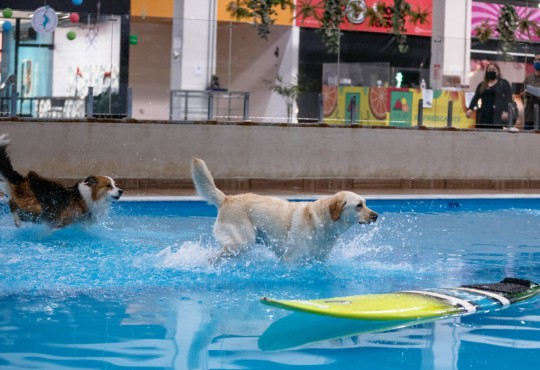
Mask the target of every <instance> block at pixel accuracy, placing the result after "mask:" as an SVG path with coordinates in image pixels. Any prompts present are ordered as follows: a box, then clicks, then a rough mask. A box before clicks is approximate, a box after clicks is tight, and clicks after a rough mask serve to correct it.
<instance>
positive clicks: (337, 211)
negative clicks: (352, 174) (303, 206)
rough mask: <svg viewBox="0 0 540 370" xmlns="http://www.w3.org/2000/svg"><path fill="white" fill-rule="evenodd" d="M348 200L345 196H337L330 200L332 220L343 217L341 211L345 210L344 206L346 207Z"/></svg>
mask: <svg viewBox="0 0 540 370" xmlns="http://www.w3.org/2000/svg"><path fill="white" fill-rule="evenodd" d="M346 203H347V201H346V200H345V199H343V198H337V197H336V198H335V199H332V201H331V202H330V206H329V207H328V208H329V210H330V217H332V221H337V220H339V218H340V217H341V212H342V211H343V207H345V204H346Z"/></svg>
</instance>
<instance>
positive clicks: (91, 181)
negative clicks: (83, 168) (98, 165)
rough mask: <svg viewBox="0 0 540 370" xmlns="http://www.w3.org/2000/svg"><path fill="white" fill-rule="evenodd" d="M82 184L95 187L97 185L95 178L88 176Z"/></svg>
mask: <svg viewBox="0 0 540 370" xmlns="http://www.w3.org/2000/svg"><path fill="white" fill-rule="evenodd" d="M84 183H85V184H86V185H88V186H95V185H97V183H98V179H97V178H96V177H95V176H88V177H87V178H86V179H85V180H84Z"/></svg>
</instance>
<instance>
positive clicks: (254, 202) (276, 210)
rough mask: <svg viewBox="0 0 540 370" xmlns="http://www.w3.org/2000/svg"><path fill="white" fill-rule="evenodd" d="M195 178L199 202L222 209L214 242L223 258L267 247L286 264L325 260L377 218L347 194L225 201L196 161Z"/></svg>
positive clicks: (247, 197)
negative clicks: (350, 233)
mask: <svg viewBox="0 0 540 370" xmlns="http://www.w3.org/2000/svg"><path fill="white" fill-rule="evenodd" d="M191 175H192V178H193V182H194V184H195V188H196V190H197V193H198V194H199V196H201V197H202V198H204V199H205V200H206V201H207V202H208V203H210V204H213V205H215V206H216V207H217V208H218V216H217V219H216V222H215V224H214V237H215V238H216V239H217V241H218V242H219V244H220V245H221V246H222V248H223V249H222V251H221V253H220V257H230V256H236V255H238V254H239V253H241V252H242V251H244V250H245V249H247V248H248V247H249V246H250V245H253V244H255V243H256V242H263V243H264V244H266V245H267V246H268V247H269V248H270V249H271V250H273V251H274V253H275V254H276V255H277V256H278V257H279V258H281V259H283V260H285V261H298V260H308V261H309V260H324V259H325V258H326V257H327V256H328V254H329V253H330V251H331V250H332V248H333V246H334V244H335V243H336V240H337V238H338V237H339V236H340V235H341V234H342V233H344V232H345V231H346V230H347V229H349V228H350V227H351V226H352V225H354V224H369V223H371V222H375V221H376V220H377V217H378V215H377V213H376V212H374V211H372V210H371V209H369V208H368V207H367V206H366V200H365V199H364V198H362V197H361V196H359V195H357V194H355V193H352V192H349V191H340V192H339V193H336V194H334V195H332V196H330V197H327V198H323V199H319V200H316V201H313V202H289V201H287V200H284V199H279V198H275V197H268V196H262V195H257V194H252V193H249V194H240V195H225V194H224V193H223V192H222V191H221V190H219V189H218V188H217V187H216V185H215V184H214V180H213V178H212V175H211V174H210V171H209V170H208V167H206V164H205V163H204V161H203V160H201V159H198V158H193V159H192V161H191Z"/></svg>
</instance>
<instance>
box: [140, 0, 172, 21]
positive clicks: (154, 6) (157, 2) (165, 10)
mask: <svg viewBox="0 0 540 370" xmlns="http://www.w3.org/2000/svg"><path fill="white" fill-rule="evenodd" d="M131 15H132V16H134V17H158V18H171V19H172V18H173V17H174V0H131Z"/></svg>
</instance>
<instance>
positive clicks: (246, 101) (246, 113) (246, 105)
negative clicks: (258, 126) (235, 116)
mask: <svg viewBox="0 0 540 370" xmlns="http://www.w3.org/2000/svg"><path fill="white" fill-rule="evenodd" d="M245 121H249V93H248V92H245V93H244V122H245Z"/></svg>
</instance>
